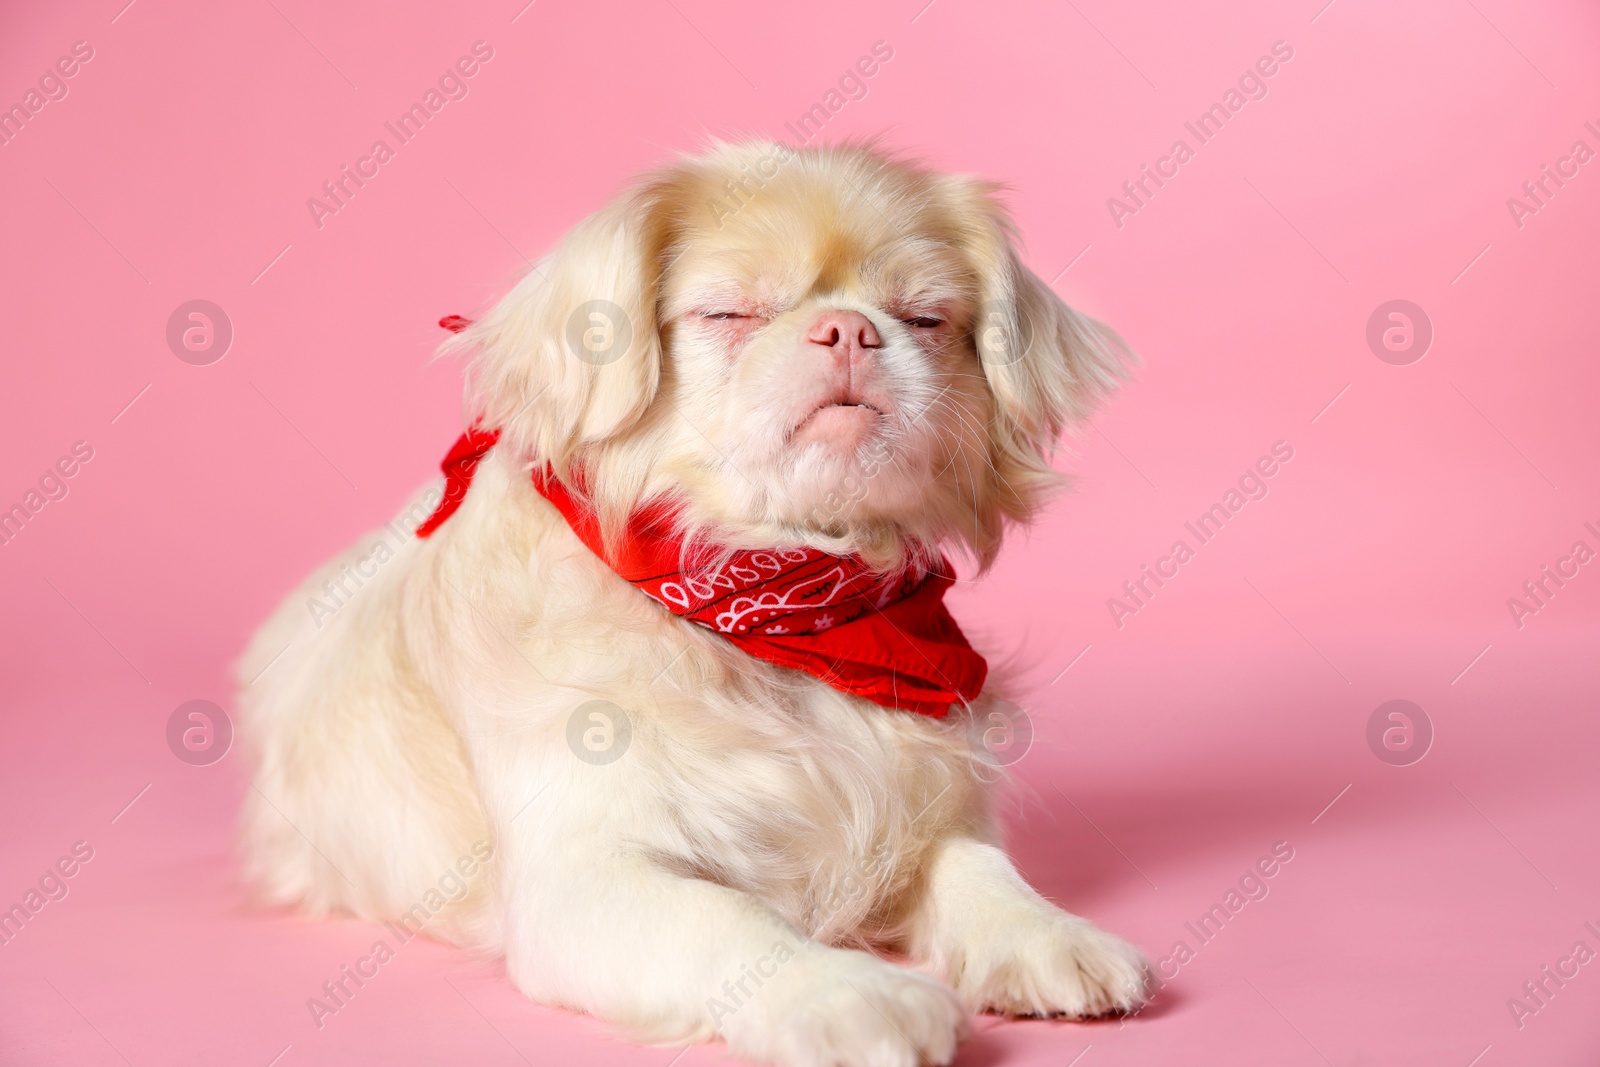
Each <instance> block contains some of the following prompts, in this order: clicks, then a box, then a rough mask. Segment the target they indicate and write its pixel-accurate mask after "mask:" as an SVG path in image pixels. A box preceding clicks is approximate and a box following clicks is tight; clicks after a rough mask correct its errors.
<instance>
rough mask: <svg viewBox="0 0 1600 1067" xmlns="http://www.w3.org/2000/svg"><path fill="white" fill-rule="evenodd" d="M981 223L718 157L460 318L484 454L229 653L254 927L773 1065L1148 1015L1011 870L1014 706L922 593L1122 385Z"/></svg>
mask: <svg viewBox="0 0 1600 1067" xmlns="http://www.w3.org/2000/svg"><path fill="white" fill-rule="evenodd" d="M994 192H995V187H994V186H991V185H988V184H985V183H983V182H979V181H975V180H972V179H969V178H965V177H956V176H950V175H945V174H940V173H935V172H933V171H931V170H928V169H924V168H923V167H921V166H917V165H914V164H911V163H908V162H905V161H902V160H899V159H896V158H892V157H890V156H888V155H886V154H884V153H883V152H881V151H879V150H877V149H876V148H874V147H872V146H846V147H832V148H807V149H802V150H794V149H789V148H787V147H785V146H782V145H778V144H770V143H745V144H734V145H718V146H716V147H714V148H713V149H712V150H711V151H709V152H708V153H706V154H704V155H701V156H698V157H689V158H683V159H680V160H679V161H677V162H676V163H673V164H672V165H670V166H667V167H666V168H664V169H662V170H660V171H658V172H655V173H653V174H650V175H647V176H646V177H645V178H643V179H642V180H640V181H639V182H637V183H636V184H635V185H634V186H632V187H631V188H630V189H629V190H628V191H627V192H625V193H624V194H622V195H621V196H620V197H618V198H617V199H616V200H615V201H613V202H612V203H610V204H609V205H608V206H606V207H604V208H603V209H601V210H600V211H599V212H597V213H596V214H594V215H593V216H591V217H589V218H588V219H586V220H584V221H583V222H581V223H580V224H579V225H578V226H577V227H576V228H575V229H574V230H573V231H572V232H571V233H570V234H569V235H568V236H567V237H566V239H565V240H564V241H563V242H562V243H561V245H560V246H559V248H558V249H557V250H556V251H555V252H554V253H553V254H551V255H550V256H548V257H547V258H545V259H544V260H542V261H540V262H539V263H538V264H537V265H536V266H534V267H533V268H532V269H531V270H530V271H529V272H528V273H527V275H526V276H525V277H524V278H523V279H522V280H521V281H520V282H519V283H518V284H517V285H516V286H515V287H514V288H513V289H512V290H511V291H510V293H509V294H508V295H506V296H505V297H504V298H503V299H501V300H500V301H499V302H498V303H496V304H495V305H494V306H493V307H491V308H489V309H488V310H487V311H486V312H485V313H484V314H483V315H482V317H481V318H480V319H478V320H477V321H476V322H470V323H469V322H467V321H466V320H447V322H446V323H444V324H445V325H450V326H452V327H455V328H457V329H459V331H460V332H459V333H457V334H456V335H455V336H453V337H452V338H450V339H449V340H448V341H447V342H446V344H445V346H444V350H445V351H447V352H450V353H459V354H461V355H463V356H465V357H466V358H467V361H468V364H467V365H468V373H467V381H468V384H467V390H466V395H467V409H468V410H467V415H468V423H469V426H470V427H471V429H470V430H469V432H468V433H467V434H466V435H465V436H464V437H463V438H462V439H461V440H460V441H459V442H458V443H457V444H456V446H455V448H454V449H452V450H450V453H449V455H448V456H447V457H446V461H445V465H444V466H445V474H446V477H445V479H444V480H443V481H442V482H438V483H435V484H434V485H432V486H430V487H429V488H428V489H426V490H425V491H424V492H423V493H422V494H421V495H420V496H419V497H417V498H416V499H415V500H413V501H412V502H411V503H410V504H409V505H408V507H407V508H406V509H404V510H403V511H402V512H401V513H400V515H399V517H398V518H397V519H395V520H394V521H392V522H390V523H389V524H387V525H386V526H385V527H384V528H383V529H382V530H380V531H378V532H376V533H375V534H373V535H371V536H369V537H367V538H364V539H363V540H362V541H361V542H359V543H358V544H357V545H356V546H355V547H354V548H352V549H351V550H350V551H349V552H348V553H346V554H345V555H343V556H341V557H340V558H338V559H336V560H334V561H333V562H331V563H329V564H328V565H327V566H325V567H324V568H323V569H321V570H320V571H318V572H316V573H315V574H313V575H312V576H311V577H310V578H309V579H308V580H307V582H306V583H305V585H304V586H303V587H302V588H301V589H300V590H299V591H297V592H296V593H295V594H293V595H292V596H291V597H290V598H289V600H288V601H287V602H286V603H285V604H284V605H283V606H282V607H281V608H280V609H279V611H278V612H277V614H276V615H275V616H274V617H273V618H272V619H271V620H270V621H269V622H268V623H267V624H266V625H265V627H264V628H263V629H262V630H261V632H260V633H259V634H258V635H257V637H256V638H255V640H254V641H253V643H252V645H251V647H250V649H249V650H248V652H247V653H246V654H245V657H244V659H243V661H242V663H241V667H240V676H241V678H243V679H251V680H252V681H251V682H250V684H246V685H244V686H242V692H241V695H240V701H239V706H240V710H241V714H242V719H243V737H244V740H245V742H246V744H247V745H248V748H249V751H250V755H251V758H252V760H253V764H252V766H253V783H252V787H251V789H250V790H249V792H248V794H247V800H246V804H245V809H244V813H243V820H242V844H243V852H244V857H245V869H246V875H247V878H248V880H249V881H250V883H251V884H252V885H253V886H254V887H255V889H256V890H257V891H258V892H259V894H260V896H261V897H262V898H263V899H265V900H266V901H269V902H273V903H276V904H283V905H292V906H295V907H298V908H300V909H303V910H305V911H308V912H310V913H313V914H317V913H326V912H331V911H340V912H346V913H349V914H352V915H355V916H358V917H360V918H363V919H367V920H370V921H373V922H384V923H386V924H388V925H387V928H386V932H385V936H384V939H383V940H382V941H381V942H380V943H379V944H375V945H374V954H375V955H378V950H379V947H380V945H382V946H384V947H386V948H388V949H389V950H391V951H392V949H393V947H395V946H393V945H392V944H390V942H391V940H394V939H399V940H404V939H406V938H408V937H410V936H414V935H415V934H416V933H418V932H424V931H425V932H427V933H428V934H430V935H433V936H436V937H440V938H443V939H445V940H448V941H451V942H455V943H457V944H460V945H463V946H467V947H470V948H473V949H476V950H481V951H486V952H490V953H493V954H496V955H500V956H503V957H504V959H505V967H506V972H507V974H508V975H509V976H510V978H511V980H512V981H513V982H514V983H515V984H516V985H517V987H518V988H520V989H521V990H522V991H523V992H524V993H526V994H527V995H528V996H530V997H532V998H534V999H535V1000H538V1001H541V1002H543V1003H546V1004H551V1005H561V1006H565V1007H569V1008H575V1009H579V1010H582V1011H586V1012H590V1013H592V1014H594V1015H596V1016H598V1017H599V1018H601V1019H604V1020H607V1021H608V1022H610V1023H612V1024H614V1025H616V1026H618V1027H620V1028H622V1029H623V1030H624V1031H625V1032H627V1033H629V1034H630V1035H633V1036H634V1037H636V1038H638V1039H641V1040H646V1041H652V1042H660V1043H687V1042H696V1041H707V1040H713V1039H716V1038H719V1037H720V1038H721V1039H722V1040H724V1041H726V1042H727V1044H728V1046H729V1047H730V1049H731V1050H732V1051H733V1052H734V1053H736V1054H737V1055H739V1056H742V1057H746V1058H749V1059H752V1060H757V1061H765V1062H771V1063H777V1064H792V1065H819V1067H821V1065H833V1064H845V1065H857V1064H859V1065H863V1067H867V1065H873V1067H877V1065H912V1064H916V1063H922V1062H927V1063H937V1064H944V1063H948V1062H949V1061H950V1060H951V1058H952V1057H953V1056H954V1055H955V1050H956V1045H957V1042H958V1041H959V1039H960V1038H961V1036H962V1035H963V1034H964V1033H965V1032H966V1030H967V1018H968V1013H969V1012H976V1011H994V1012H1002V1013H1005V1014H1010V1015H1044V1016H1055V1015H1060V1016H1071V1017H1085V1016H1094V1015H1100V1014H1105V1013H1112V1012H1126V1011H1130V1010H1133V1009H1135V1008H1136V1007H1137V1006H1138V1005H1139V1004H1140V1003H1141V1002H1142V1000H1143V998H1144V996H1145V990H1146V980H1147V970H1146V966H1145V963H1144V961H1143V959H1142V958H1141V956H1140V955H1139V953H1138V952H1137V951H1136V950H1135V949H1133V948H1132V947H1130V946H1129V945H1128V944H1126V943H1124V942H1123V941H1121V940H1119V939H1117V938H1115V937H1113V936H1111V935H1109V934H1107V933H1104V932H1103V931H1101V930H1100V929H1098V928H1097V927H1095V926H1094V925H1093V924H1091V923H1090V922H1088V921H1087V920H1085V919H1082V918H1079V917H1077V916H1074V915H1071V914H1069V913H1067V912H1065V911H1062V910H1060V909H1059V908H1057V907H1056V906H1055V905H1053V904H1051V903H1050V902H1049V901H1047V900H1045V899H1044V898H1043V897H1041V896H1040V895H1039V894H1038V893H1037V892H1035V891H1034V890H1033V889H1031V888H1030V887H1029V886H1028V885H1027V884H1026V883H1025V882H1024V881H1023V880H1022V878H1021V877H1020V876H1019V875H1018V874H1017V871H1016V869H1015V868H1014V867H1013V865H1012V863H1011V861H1010V860H1009V859H1008V858H1007V856H1006V853H1005V851H1004V850H1003V849H1002V847H1001V844H1000V842H999V830H998V828H997V826H996V824H995V821H994V818H993V815H992V812H991V806H990V803H989V800H988V797H989V796H990V783H992V782H993V781H994V780H995V779H996V777H997V772H998V770H999V768H998V762H999V761H998V760H997V759H996V758H995V756H994V755H993V754H992V753H991V752H989V751H988V750H987V749H986V747H985V745H984V744H983V742H982V734H983V727H984V724H985V723H987V722H988V721H989V717H990V716H991V714H1003V707H1002V705H1001V704H1000V702H999V697H998V696H997V695H995V694H997V693H998V692H999V690H1000V688H1001V687H1002V685H1003V682H1002V680H999V679H986V677H985V675H986V665H985V663H984V660H983V659H982V657H981V656H980V655H979V654H978V653H977V652H975V651H974V650H973V649H972V648H971V647H970V646H969V645H968V643H967V641H966V639H965V637H964V636H963V635H962V633H961V631H960V629H959V627H958V626H957V625H956V624H955V621H954V620H953V619H952V618H951V617H950V615H949V612H948V611H947V610H946V609H945V607H944V605H943V602H942V597H943V594H944V591H945V589H946V588H947V587H948V586H949V584H950V582H951V580H952V572H951V569H950V563H949V560H948V558H947V556H946V553H949V554H951V555H957V556H961V557H964V558H967V559H969V560H970V561H971V562H972V564H973V565H974V567H975V569H977V570H980V571H981V570H982V569H983V568H984V567H986V566H987V565H988V564H989V563H990V562H991V561H992V560H993V559H994V558H995V554H996V552H997V551H998V550H999V548H1000V543H1001V538H1002V535H1003V533H1004V531H1005V529H1006V528H1007V527H1008V526H1009V525H1012V524H1020V523H1025V522H1027V521H1028V520H1029V519H1030V518H1031V517H1032V516H1033V515H1034V514H1035V512H1036V511H1037V510H1038V509H1039V507H1040V506H1041V504H1042V502H1043V501H1044V500H1045V499H1046V497H1047V495H1048V493H1049V491H1050V490H1051V489H1052V488H1053V487H1054V486H1056V485H1057V484H1058V483H1059V481H1060V478H1059V476H1058V475H1057V474H1055V473H1054V472H1053V470H1052V468H1051V466H1050V463H1049V457H1050V455H1051V452H1052V449H1053V447H1054V446H1055V443H1056V441H1057V438H1058V436H1059V435H1060V434H1061V432H1062V431H1063V429H1064V428H1066V427H1067V426H1068V425H1070V424H1072V423H1076V422H1078V421H1080V420H1082V419H1084V418H1085V417H1086V416H1087V415H1088V413H1089V412H1090V410H1091V408H1092V407H1093V406H1094V405H1095V404H1096V402H1097V401H1099V400H1101V399H1102V398H1103V397H1105V396H1106V395H1107V394H1108V393H1109V392H1110V391H1111V390H1112V389H1113V387H1114V386H1115V385H1116V383H1117V382H1118V380H1119V379H1120V378H1121V377H1122V375H1123V372H1124V368H1125V366H1126V361H1127V359H1128V358H1129V357H1128V354H1127V352H1126V350H1125V349H1124V348H1123V347H1122V345H1121V343H1120V341H1118V340H1117V338H1116V336H1115V335H1114V334H1113V333H1111V332H1110V331H1109V330H1107V329H1105V328H1104V327H1102V326H1100V325H1099V324H1098V323H1095V322H1093V321H1092V320H1090V319H1087V318H1085V317H1083V316H1082V315H1079V314H1078V313H1076V312H1074V311H1073V310H1072V309H1070V308H1068V307H1067V306H1066V305H1065V304H1064V303H1063V302H1062V301H1061V300H1060V299H1059V298H1057V297H1056V296H1055V294H1054V293H1053V292H1052V291H1051V290H1050V289H1049V288H1048V287H1047V286H1046V285H1045V284H1044V283H1043V282H1041V281H1040V280H1039V278H1037V277H1036V276H1035V275H1034V274H1033V273H1032V272H1031V271H1029V270H1028V268H1027V267H1025V266H1024V265H1023V263H1022V261H1021V260H1020V259H1019V257H1018V254H1017V251H1016V249H1015V246H1014V242H1013V233H1012V226H1011V223H1010V222H1009V220H1008V218H1007V216H1006V213H1005V211H1004V210H1003V209H1002V207H1001V206H1000V205H999V204H998V203H997V202H996V201H995V199H994ZM445 444H446V442H441V448H443V446H444V445H445ZM413 531H415V533H414V532H413ZM885 954H887V955H890V956H892V957H893V958H894V960H895V962H891V961H890V960H889V959H886V958H884V955H885ZM381 962H382V960H381V959H379V960H378V961H377V962H372V963H370V966H369V967H368V968H367V969H365V970H363V969H362V968H361V967H360V966H359V963H360V961H358V967H357V970H358V971H359V972H360V973H361V974H362V975H365V976H367V977H368V978H369V979H370V977H371V975H372V973H375V969H376V967H377V965H378V963H381ZM352 982H353V983H354V984H352ZM359 984H360V980H359V979H355V978H351V977H350V976H349V975H346V976H344V977H342V978H341V979H340V980H339V981H337V982H332V983H328V985H327V987H325V991H324V994H323V995H322V996H319V997H317V998H313V999H312V1001H310V1002H308V1007H309V1008H310V1010H311V1013H312V1016H313V1018H314V1019H316V1021H317V1023H318V1025H319V1026H321V1025H324V1023H325V1021H326V1020H325V1016H326V1015H327V1014H329V1013H332V1012H334V1011H337V1009H338V1007H339V1006H340V1004H341V1003H342V999H344V998H348V997H349V996H351V995H353V993H354V991H355V989H356V988H357V987H358V986H359Z"/></svg>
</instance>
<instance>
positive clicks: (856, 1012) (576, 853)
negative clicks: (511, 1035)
mask: <svg viewBox="0 0 1600 1067" xmlns="http://www.w3.org/2000/svg"><path fill="white" fill-rule="evenodd" d="M502 841H503V842H505V841H509V842H510V843H511V849H510V851H509V853H508V852H506V851H504V850H503V851H502V854H501V860H502V862H503V863H505V864H506V866H507V870H508V879H507V882H506V883H505V887H506V889H507V891H508V897H509V899H507V901H506V906H507V913H506V920H507V924H506V966H507V971H508V973H509V974H510V976H511V978H512V980H513V981H514V982H516V984H517V985H518V986H519V987H520V988H521V989H522V990H523V991H524V992H526V993H527V994H528V995H529V996H531V997H533V998H535V999H537V1000H541V1001H544V1002H546V1003H553V1004H561V1005H566V1006H569V1007H574V1008H580V1009H582V1010H584V1011H588V1012H590V1013H591V1014H593V1015H596V1016H598V1017H600V1018H602V1019H605V1020H607V1021H609V1022H611V1023H613V1024H616V1025H618V1026H620V1027H622V1028H624V1029H625V1030H627V1031H629V1032H630V1033H632V1034H633V1035H634V1036H636V1037H641V1038H644V1039H646V1040H653V1041H657V1042H663V1043H677V1042H686V1041H695V1040H710V1039H713V1038H715V1037H716V1036H717V1035H719V1034H720V1035H721V1036H722V1037H723V1038H724V1039H725V1040H726V1041H727V1043H728V1045H729V1047H730V1048H731V1049H732V1051H734V1052H735V1053H736V1054H738V1055H740V1056H743V1057H746V1058H749V1059H753V1060H757V1061H762V1062H768V1063H776V1064H783V1065H793V1067H811V1065H818V1067H821V1065H833V1064H840V1065H860V1067H915V1065H916V1064H919V1063H937V1064H944V1063H948V1062H949V1061H950V1059H951V1058H952V1057H953V1056H954V1054H955V1048H956V1043H957V1041H958V1040H959V1038H960V1036H961V1035H962V1034H963V1033H964V1032H965V1029H966V1026H967V1017H966V1012H965V1011H964V1009H963V1008H962V1007H961V1004H960V1002H959V1001H958V1000H957V999H956V997H955V995H954V994H953V993H952V992H951V991H950V990H949V989H948V988H946V987H944V986H943V985H941V984H939V983H938V982H936V981H934V980H932V979H930V978H928V977H927V976H925V975H921V974H917V973H915V972H913V971H910V970H907V969H905V968H902V967H896V966H893V965H891V964H888V963H885V962H884V961H882V960H880V959H878V958H877V957H875V956H872V955H870V954H868V953H865V952H856V951H850V950H844V949H837V948H831V947H827V946H824V945H821V944H818V943H816V942H812V941H808V940H807V939H806V938H805V937H803V936H802V935H801V934H800V933H799V932H797V931H796V930H795V928H794V927H793V926H791V925H790V924H789V923H787V922H785V921H784V920H783V919H782V918H781V917H780V916H779V915H777V914H776V913H775V912H774V911H772V909H770V908H768V907H767V906H766V905H765V904H763V903H762V902H761V901H759V900H758V899H756V898H755V897H754V896H751V895H749V894H747V893H744V892H741V891H738V890H735V889H731V888H728V887H727V886H723V885H719V884H716V883H714V882H710V881H706V880H703V879H698V878H693V877H686V876H683V875H681V874H678V873H675V872H674V871H671V870H668V869H667V868H666V867H665V866H663V865H662V864H659V863H657V862H655V861H653V860H651V859H649V858H646V857H645V856H643V855H640V854H639V853H638V852H636V851H634V850H632V849H628V848H626V847H624V846H623V845H622V843H621V842H618V841H615V840H612V841H605V840H596V839H587V840H584V839H576V838H573V837H570V836H569V837H560V836H552V835H549V834H544V833H538V834H520V835H519V834H516V833H513V834H510V835H507V836H503V837H502ZM530 849H536V852H534V851H530ZM519 853H520V854H519Z"/></svg>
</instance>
